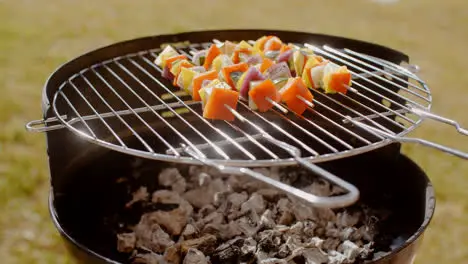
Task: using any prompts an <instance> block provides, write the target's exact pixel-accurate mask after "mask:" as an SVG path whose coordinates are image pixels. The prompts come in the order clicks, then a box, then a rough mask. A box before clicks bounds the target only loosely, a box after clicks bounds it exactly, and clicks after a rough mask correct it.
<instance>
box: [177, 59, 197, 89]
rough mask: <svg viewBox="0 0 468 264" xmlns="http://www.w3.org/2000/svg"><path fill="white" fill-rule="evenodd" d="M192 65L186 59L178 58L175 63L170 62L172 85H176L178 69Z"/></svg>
mask: <svg viewBox="0 0 468 264" xmlns="http://www.w3.org/2000/svg"><path fill="white" fill-rule="evenodd" d="M193 66H194V65H193V64H192V63H191V62H189V61H187V60H179V61H177V62H175V63H173V64H172V68H171V73H172V74H173V75H174V82H173V85H174V86H175V85H177V78H178V77H179V73H180V70H181V68H191V67H193Z"/></svg>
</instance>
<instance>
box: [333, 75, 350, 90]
mask: <svg viewBox="0 0 468 264" xmlns="http://www.w3.org/2000/svg"><path fill="white" fill-rule="evenodd" d="M350 82H351V73H349V72H337V73H332V74H331V76H330V83H329V86H330V88H331V89H333V90H334V91H336V92H338V93H343V94H346V92H347V91H348V88H347V87H346V85H349V83H350Z"/></svg>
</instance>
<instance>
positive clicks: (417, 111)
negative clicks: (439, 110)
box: [409, 106, 468, 136]
mask: <svg viewBox="0 0 468 264" xmlns="http://www.w3.org/2000/svg"><path fill="white" fill-rule="evenodd" d="M409 107H410V109H411V111H412V112H413V113H415V114H417V115H419V116H421V117H423V118H429V119H432V120H435V121H439V122H442V123H445V124H449V125H452V126H454V127H455V128H456V129H457V131H458V133H460V134H462V135H465V136H468V130H467V129H464V128H462V127H461V126H460V124H459V123H458V122H457V121H455V120H452V119H449V118H446V117H443V116H440V115H436V114H434V113H431V112H428V111H425V110H423V109H420V108H417V107H414V106H409Z"/></svg>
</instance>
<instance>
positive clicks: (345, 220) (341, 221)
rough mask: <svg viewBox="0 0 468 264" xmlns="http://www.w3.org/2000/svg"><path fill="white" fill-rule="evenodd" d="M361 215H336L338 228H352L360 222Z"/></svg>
mask: <svg viewBox="0 0 468 264" xmlns="http://www.w3.org/2000/svg"><path fill="white" fill-rule="evenodd" d="M359 218H360V214H359V213H355V214H350V213H348V212H346V211H345V212H341V213H338V214H336V225H337V226H338V227H352V226H355V225H357V223H358V222H359Z"/></svg>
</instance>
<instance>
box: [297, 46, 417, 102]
mask: <svg viewBox="0 0 468 264" xmlns="http://www.w3.org/2000/svg"><path fill="white" fill-rule="evenodd" d="M304 45H305V46H306V47H308V48H311V49H313V50H314V51H316V52H319V53H322V54H324V55H325V56H327V57H329V58H332V59H335V60H337V61H340V62H342V63H345V64H347V65H349V66H351V67H354V68H356V69H358V70H361V71H364V72H369V71H367V70H365V69H363V68H361V67H359V66H357V65H355V64H353V63H351V62H349V61H347V60H344V59H341V58H339V57H337V56H335V55H333V54H331V53H329V52H327V51H324V50H322V49H320V48H317V47H315V46H313V45H310V44H304ZM349 71H350V72H351V73H352V74H354V75H357V73H356V72H354V71H352V70H349ZM383 79H385V78H383ZM362 80H365V81H367V82H369V83H371V84H373V85H375V86H376V87H379V88H381V89H382V90H385V91H387V92H389V93H391V94H393V95H395V96H397V97H399V98H401V99H403V100H405V101H407V102H410V103H411V104H413V105H417V106H419V107H421V108H425V107H424V106H423V105H421V104H420V103H417V102H415V101H413V100H411V99H409V98H407V97H405V96H403V95H401V94H398V93H395V92H394V91H392V90H390V89H388V88H386V87H385V86H383V85H381V84H378V83H376V82H374V81H372V80H371V79H369V78H365V79H362Z"/></svg>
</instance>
